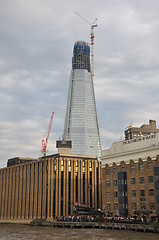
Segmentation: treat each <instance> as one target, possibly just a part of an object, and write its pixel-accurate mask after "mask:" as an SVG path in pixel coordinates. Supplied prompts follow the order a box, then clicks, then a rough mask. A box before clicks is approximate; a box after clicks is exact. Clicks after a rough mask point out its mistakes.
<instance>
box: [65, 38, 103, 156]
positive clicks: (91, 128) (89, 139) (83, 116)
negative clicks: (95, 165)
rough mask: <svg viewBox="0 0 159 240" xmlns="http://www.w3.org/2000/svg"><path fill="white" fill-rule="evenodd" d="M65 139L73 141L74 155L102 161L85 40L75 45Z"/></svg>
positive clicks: (88, 53) (88, 55)
mask: <svg viewBox="0 0 159 240" xmlns="http://www.w3.org/2000/svg"><path fill="white" fill-rule="evenodd" d="M63 138H64V140H71V141H72V149H71V154H78V155H84V156H96V157H98V158H100V156H101V144H100V136H99V128H98V120H97V113H96V102H95V94H94V86H93V76H92V72H91V66H90V47H89V45H88V43H86V42H84V41H76V42H75V44H74V50H73V57H72V71H71V77H70V85H69V93H68V102H67V109H66V116H65V126H64V134H63Z"/></svg>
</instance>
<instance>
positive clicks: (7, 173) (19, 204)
mask: <svg viewBox="0 0 159 240" xmlns="http://www.w3.org/2000/svg"><path fill="white" fill-rule="evenodd" d="M100 170H101V168H100V163H99V162H98V160H97V158H96V157H87V156H86V157H85V156H75V155H64V154H54V155H50V156H45V157H42V158H40V159H37V161H33V162H29V163H23V164H18V165H14V166H11V167H7V168H3V169H0V219H5V220H7V219H8V220H13V221H14V220H19V222H21V221H24V220H26V221H30V220H32V219H35V218H44V219H53V218H55V217H57V216H68V215H72V214H74V211H73V204H74V202H76V203H81V204H85V205H87V206H90V207H91V208H94V209H98V208H101V171H100Z"/></svg>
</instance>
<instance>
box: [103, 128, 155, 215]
mask: <svg viewBox="0 0 159 240" xmlns="http://www.w3.org/2000/svg"><path fill="white" fill-rule="evenodd" d="M158 143H159V133H156V134H153V135H152V134H151V135H149V136H147V137H146V138H144V139H143V138H139V139H136V141H134V140H131V141H123V142H117V143H113V145H112V147H111V149H106V150H103V152H102V207H103V210H105V212H106V214H111V215H113V216H114V215H116V214H118V215H120V216H129V217H131V216H136V217H141V216H143V215H144V216H145V217H146V218H149V219H150V218H151V217H155V216H159V145H158Z"/></svg>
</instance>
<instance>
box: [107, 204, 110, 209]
mask: <svg viewBox="0 0 159 240" xmlns="http://www.w3.org/2000/svg"><path fill="white" fill-rule="evenodd" d="M107 210H108V211H110V203H107Z"/></svg>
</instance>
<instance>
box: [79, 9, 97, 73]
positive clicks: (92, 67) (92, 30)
mask: <svg viewBox="0 0 159 240" xmlns="http://www.w3.org/2000/svg"><path fill="white" fill-rule="evenodd" d="M75 13H76V14H77V15H78V16H79V17H80V18H82V19H83V20H84V21H85V22H86V23H88V24H89V25H90V26H91V34H90V36H91V37H90V39H91V71H92V76H93V77H94V28H95V27H97V26H98V25H97V23H96V22H97V18H96V19H95V20H94V22H93V23H90V22H88V21H87V20H86V19H85V18H84V17H82V16H81V15H80V14H79V13H78V12H75Z"/></svg>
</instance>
